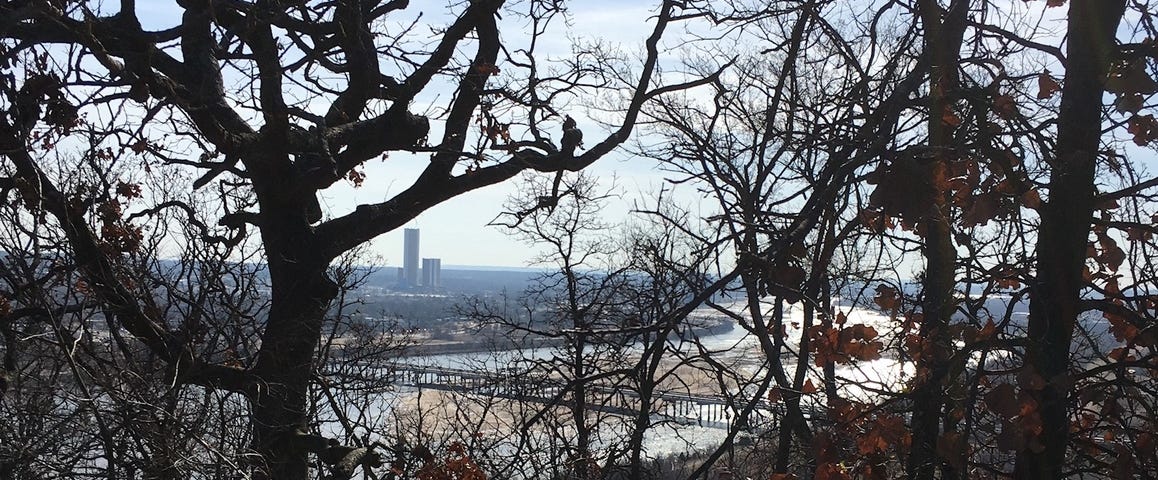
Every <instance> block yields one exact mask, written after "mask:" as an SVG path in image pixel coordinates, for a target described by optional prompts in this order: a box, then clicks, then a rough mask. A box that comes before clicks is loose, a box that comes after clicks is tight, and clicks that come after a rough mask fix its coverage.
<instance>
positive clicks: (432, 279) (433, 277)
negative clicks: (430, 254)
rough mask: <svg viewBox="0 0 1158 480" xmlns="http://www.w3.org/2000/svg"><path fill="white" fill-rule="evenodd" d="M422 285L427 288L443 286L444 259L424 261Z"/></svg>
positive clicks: (426, 259)
mask: <svg viewBox="0 0 1158 480" xmlns="http://www.w3.org/2000/svg"><path fill="white" fill-rule="evenodd" d="M422 285H423V286H425V287H427V288H438V287H441V286H442V259H441V258H424V259H422Z"/></svg>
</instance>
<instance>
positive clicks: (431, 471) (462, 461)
mask: <svg viewBox="0 0 1158 480" xmlns="http://www.w3.org/2000/svg"><path fill="white" fill-rule="evenodd" d="M447 450H448V455H447V456H446V458H441V459H440V458H437V457H435V456H434V455H433V454H432V453H430V450H428V449H426V448H421V447H420V448H418V449H415V451H414V453H415V455H417V456H418V457H419V458H420V459H422V466H421V467H419V469H418V471H417V472H415V478H417V479H418V480H487V476H486V473H485V472H483V469H482V468H481V467H479V465H478V464H477V463H475V461H474V459H472V458H470V456H469V455H467V451H466V446H465V445H463V444H462V443H459V442H455V443H452V444H451V445H450V447H449V448H448V449H447ZM394 473H395V474H401V472H399V471H398V468H397V467H395V472H394Z"/></svg>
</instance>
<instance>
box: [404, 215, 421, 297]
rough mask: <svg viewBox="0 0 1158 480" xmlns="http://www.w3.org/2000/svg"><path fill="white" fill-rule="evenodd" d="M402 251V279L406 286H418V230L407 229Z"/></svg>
mask: <svg viewBox="0 0 1158 480" xmlns="http://www.w3.org/2000/svg"><path fill="white" fill-rule="evenodd" d="M403 233H404V234H405V238H404V239H403V245H402V247H403V249H402V274H403V275H402V277H403V282H405V284H406V286H408V287H413V286H416V285H418V229H417V228H407V229H406V230H405V231H404V232H403Z"/></svg>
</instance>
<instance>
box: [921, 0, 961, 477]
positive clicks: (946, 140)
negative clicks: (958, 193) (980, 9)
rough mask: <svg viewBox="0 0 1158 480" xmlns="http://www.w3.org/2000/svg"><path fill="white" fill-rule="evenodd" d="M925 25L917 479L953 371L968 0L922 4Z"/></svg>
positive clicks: (930, 469) (932, 451)
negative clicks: (953, 175) (957, 136)
mask: <svg viewBox="0 0 1158 480" xmlns="http://www.w3.org/2000/svg"><path fill="white" fill-rule="evenodd" d="M919 11H920V15H921V20H922V25H923V26H924V28H925V55H927V56H929V58H930V60H931V61H930V62H929V63H930V65H931V67H930V69H929V70H930V71H929V85H930V87H929V123H928V130H929V147H930V148H931V150H932V151H934V152H936V156H935V157H934V158H933V161H931V162H928V163H927V164H925V165H922V166H921V167H922V170H923V172H922V173H923V176H924V178H923V181H924V182H927V186H926V187H927V188H924V189H923V190H925V191H928V192H930V193H931V198H928V199H927V200H928V209H927V210H926V211H925V212H923V214H922V215H921V217H922V218H920V219H919V222H920V227H919V228H921V229H922V230H923V235H924V244H923V246H922V253H923V254H924V257H925V278H924V285H923V286H924V299H923V301H922V303H921V313H922V316H923V318H922V321H921V326H920V334H921V337H922V338H924V339H925V341H926V342H928V343H927V350H926V351H927V352H928V353H929V355H928V356H925V357H922V360H924V362H923V364H918V366H917V382H918V385H917V387H916V388H915V389H914V390H913V395H912V398H913V424H912V425H913V426H912V428H913V432H912V434H913V436H912V438H913V443H912V451H911V452H910V454H909V459H908V475H909V478H911V479H920V480H932V478H933V476H934V474H935V472H936V470H937V467H938V466H939V465H940V463H941V462H940V460H939V459H938V456H937V438H938V437H939V435H940V428H939V427H940V421H941V409H942V406H943V405H944V400H945V399H944V396H945V395H944V392H943V390H942V384H943V382H944V380H945V376H946V374H947V371H948V369H947V361H948V358H949V353H950V352H949V349H950V339H949V335H948V326H949V320H950V318H951V317H952V315H953V310H954V308H955V301H954V298H953V289H954V286H955V284H954V280H955V275H954V273H955V272H954V267H955V265H956V262H957V252H956V250H954V248H953V241H952V224H951V221H952V205H951V203H950V201H949V191H948V188H947V187H946V185H947V181H948V172H949V169H950V166H949V162H950V160H951V157H950V155H951V153H950V152H951V151H952V148H953V143H954V142H953V140H954V126H953V125H952V124H951V123H949V122H946V120H945V118H947V117H950V116H952V115H954V114H953V110H952V108H953V100H954V99H953V95H954V92H955V91H956V90H957V87H958V85H957V84H958V80H957V68H958V63H959V56H960V50H961V38H962V33H963V26H964V18H965V15H966V14H967V13H968V0H956V1H954V2H953V3H952V4H951V5H950V7H949V11H948V12H947V14H946V16H945V19H944V20H942V11H941V7H940V5H939V4H938V3H937V2H936V1H935V0H922V1H921V2H920V4H919Z"/></svg>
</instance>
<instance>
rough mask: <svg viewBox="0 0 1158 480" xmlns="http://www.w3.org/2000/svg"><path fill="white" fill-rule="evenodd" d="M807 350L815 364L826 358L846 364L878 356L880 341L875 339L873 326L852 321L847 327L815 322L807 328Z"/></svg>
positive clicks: (881, 344) (879, 355)
mask: <svg viewBox="0 0 1158 480" xmlns="http://www.w3.org/2000/svg"><path fill="white" fill-rule="evenodd" d="M807 334H808V338H809V340H808V342H809V343H808V350H809V351H811V352H812V354H813V359H814V361H815V362H816V365H817V366H820V367H822V366H824V365H827V364H828V363H829V362H832V363H837V364H848V363H852V362H853V361H856V360H860V361H872V360H876V359H879V358H881V350H882V349H883V348H884V343H882V342H880V341H878V340H877V331H876V329H875V328H873V327H871V326H869V325H864V324H856V325H850V326H847V327H843V328H840V327H826V326H823V325H816V326H813V327H810V328H809V329H808V332H807Z"/></svg>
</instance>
